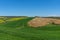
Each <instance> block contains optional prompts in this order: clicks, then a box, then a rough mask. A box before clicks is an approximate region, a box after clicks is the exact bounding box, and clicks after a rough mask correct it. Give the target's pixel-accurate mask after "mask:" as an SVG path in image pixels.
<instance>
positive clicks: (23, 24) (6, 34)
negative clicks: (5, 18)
mask: <svg viewBox="0 0 60 40" xmlns="http://www.w3.org/2000/svg"><path fill="white" fill-rule="evenodd" d="M31 19H33V18H27V19H23V20H18V21H12V22H7V23H3V24H0V40H60V25H52V24H51V25H47V26H44V27H39V28H32V27H29V26H27V22H28V21H29V20H31Z"/></svg>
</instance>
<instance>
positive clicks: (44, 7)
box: [0, 0, 60, 16]
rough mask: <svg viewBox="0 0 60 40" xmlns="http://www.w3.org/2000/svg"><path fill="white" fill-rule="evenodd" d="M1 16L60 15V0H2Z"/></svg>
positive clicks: (0, 0) (0, 1)
mask: <svg viewBox="0 0 60 40" xmlns="http://www.w3.org/2000/svg"><path fill="white" fill-rule="evenodd" d="M0 16H60V0H0Z"/></svg>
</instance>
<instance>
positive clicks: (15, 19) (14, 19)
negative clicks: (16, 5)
mask: <svg viewBox="0 0 60 40" xmlns="http://www.w3.org/2000/svg"><path fill="white" fill-rule="evenodd" d="M22 19H24V18H10V19H8V20H7V21H18V20H22Z"/></svg>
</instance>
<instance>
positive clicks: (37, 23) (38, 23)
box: [28, 17, 60, 27]
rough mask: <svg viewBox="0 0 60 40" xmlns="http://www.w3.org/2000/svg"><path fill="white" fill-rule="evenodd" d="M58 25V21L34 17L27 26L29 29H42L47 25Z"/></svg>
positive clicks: (59, 21)
mask: <svg viewBox="0 0 60 40" xmlns="http://www.w3.org/2000/svg"><path fill="white" fill-rule="evenodd" d="M53 23H54V24H60V19H53V18H39V17H36V18H34V19H32V20H30V21H29V22H28V25H29V26H31V27H42V26H46V25H48V24H53Z"/></svg>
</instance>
